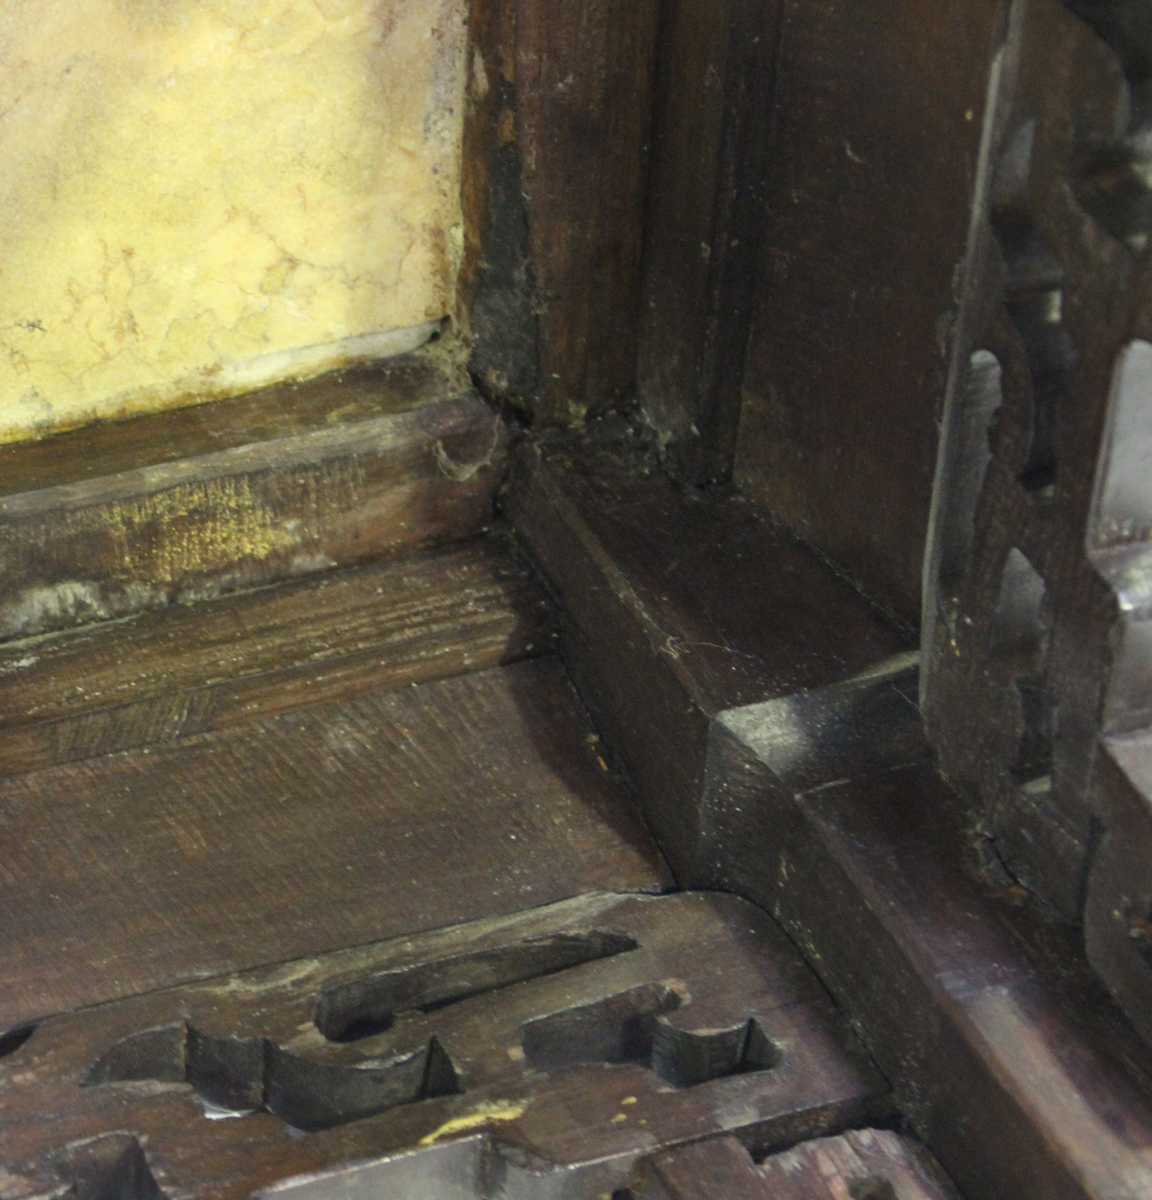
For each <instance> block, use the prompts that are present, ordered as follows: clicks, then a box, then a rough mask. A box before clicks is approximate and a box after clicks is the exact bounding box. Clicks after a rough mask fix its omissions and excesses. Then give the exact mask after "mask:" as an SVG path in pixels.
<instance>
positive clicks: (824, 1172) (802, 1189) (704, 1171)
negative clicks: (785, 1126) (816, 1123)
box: [639, 1129, 959, 1200]
mask: <svg viewBox="0 0 1152 1200" xmlns="http://www.w3.org/2000/svg"><path fill="white" fill-rule="evenodd" d="M644 1169H645V1186H644V1187H643V1188H642V1189H641V1190H640V1192H639V1195H640V1196H641V1197H642V1200H844V1197H845V1196H848V1197H850V1200H886V1198H887V1200H891V1198H892V1197H896V1198H898V1200H959V1194H958V1193H957V1191H956V1189H955V1188H954V1187H953V1186H952V1183H951V1181H950V1180H949V1179H948V1178H947V1176H946V1175H945V1174H944V1172H943V1171H941V1169H940V1167H939V1165H938V1164H937V1163H936V1162H935V1161H934V1160H933V1159H932V1156H931V1155H930V1154H928V1153H926V1152H925V1150H924V1148H923V1147H922V1146H919V1145H917V1144H916V1143H915V1142H913V1141H910V1140H909V1139H907V1138H903V1137H900V1136H899V1135H897V1134H895V1133H891V1132H889V1131H888V1130H884V1129H860V1130H853V1131H852V1132H850V1133H846V1134H843V1135H841V1136H840V1137H835V1138H818V1139H816V1140H815V1141H811V1142H802V1143H801V1144H800V1145H799V1146H795V1147H793V1148H792V1149H791V1150H785V1151H784V1152H783V1153H782V1154H774V1155H772V1156H771V1157H770V1158H767V1159H765V1160H764V1162H763V1163H761V1164H760V1165H759V1166H757V1165H756V1163H754V1162H753V1161H752V1158H751V1156H750V1155H749V1154H748V1151H747V1149H745V1147H744V1146H743V1145H741V1143H740V1142H739V1141H737V1140H736V1138H730V1137H729V1138H713V1139H711V1140H709V1141H705V1142H697V1143H696V1144H695V1145H693V1146H685V1147H684V1148H683V1149H677V1150H673V1151H670V1152H669V1153H667V1154H661V1155H656V1156H654V1157H653V1158H651V1159H649V1160H648V1161H647V1162H646V1163H645V1167H644Z"/></svg>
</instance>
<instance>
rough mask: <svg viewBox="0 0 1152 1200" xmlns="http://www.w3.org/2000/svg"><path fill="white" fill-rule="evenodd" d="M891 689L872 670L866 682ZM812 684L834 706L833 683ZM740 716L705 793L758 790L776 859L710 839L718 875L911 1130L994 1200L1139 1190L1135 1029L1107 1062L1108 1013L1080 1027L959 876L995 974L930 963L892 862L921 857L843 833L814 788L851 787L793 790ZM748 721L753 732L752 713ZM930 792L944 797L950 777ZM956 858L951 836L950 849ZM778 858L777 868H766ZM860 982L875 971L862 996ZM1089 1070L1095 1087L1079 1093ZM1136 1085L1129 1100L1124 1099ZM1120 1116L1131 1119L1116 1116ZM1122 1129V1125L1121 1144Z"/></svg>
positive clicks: (784, 764)
mask: <svg viewBox="0 0 1152 1200" xmlns="http://www.w3.org/2000/svg"><path fill="white" fill-rule="evenodd" d="M887 682H888V681H886V680H883V679H880V680H878V681H876V682H875V683H874V684H873V687H874V688H876V689H880V688H883V687H884V686H886V684H887ZM822 690H823V691H825V692H827V693H828V694H829V696H828V698H829V699H831V700H832V701H833V702H835V701H836V700H837V699H839V697H837V695H836V693H837V692H841V693H842V692H843V691H844V689H843V688H842V687H834V688H829V689H822ZM752 707H753V708H767V707H768V706H752ZM742 715H743V714H742V713H741V711H740V710H731V711H729V712H727V713H724V714H722V715H721V717H720V718H718V720H717V721H716V722H715V723H714V725H713V737H712V739H711V742H710V748H709V749H710V764H709V768H710V788H711V789H713V793H714V794H713V796H712V797H711V802H712V804H713V805H714V806H722V805H723V803H724V801H723V797H722V795H718V794H716V793H718V792H721V791H722V790H723V782H722V780H723V778H724V777H725V776H727V777H731V776H732V772H733V765H732V764H733V762H734V761H735V762H738V763H739V764H740V765H739V766H738V767H737V768H736V770H737V773H738V774H739V775H740V776H741V778H740V779H738V780H737V781H736V789H737V790H736V793H735V796H736V797H738V799H734V801H733V802H735V803H738V804H740V805H741V806H743V807H745V808H750V809H756V808H757V801H756V799H755V797H756V796H757V795H759V796H760V797H761V799H760V800H759V811H758V813H757V816H756V819H758V820H760V821H768V820H770V821H771V826H772V829H771V833H770V834H768V835H767V836H768V839H769V841H770V842H771V845H772V849H773V853H772V854H771V855H770V856H769V859H768V861H764V860H762V859H758V860H757V861H755V862H753V861H751V859H750V858H749V853H750V852H749V848H748V847H747V846H746V845H741V844H738V843H733V844H730V845H728V846H726V847H719V846H717V845H716V844H715V843H714V844H713V845H712V847H711V848H710V849H711V851H712V854H713V870H714V871H715V872H716V876H718V877H723V878H714V879H713V883H712V886H720V885H723V886H726V887H728V888H731V889H733V890H735V891H737V892H738V894H741V895H743V896H745V897H746V898H748V899H752V900H753V901H755V902H756V903H759V904H760V905H761V906H763V907H766V908H768V910H769V911H771V912H772V913H773V915H774V916H776V918H777V919H778V920H780V921H781V923H782V925H783V926H784V928H785V929H786V930H787V932H788V933H789V934H790V936H792V937H793V938H794V939H795V940H796V941H797V944H798V945H799V946H800V947H801V949H802V951H803V952H804V955H805V957H806V958H807V959H808V961H809V963H810V964H811V965H812V966H813V968H814V969H815V970H816V972H817V974H818V975H819V976H820V977H821V979H822V980H823V982H824V983H825V985H826V986H827V987H828V988H829V990H830V991H831V993H832V995H833V997H834V998H835V999H836V1001H837V1002H838V1003H839V1004H840V1005H841V1006H842V1007H843V1008H844V1010H845V1011H846V1012H847V1014H848V1015H849V1017H850V1018H851V1019H852V1021H853V1025H854V1026H855V1028H856V1029H857V1031H858V1032H859V1033H860V1034H861V1036H862V1037H863V1039H864V1041H865V1043H866V1044H867V1045H868V1046H869V1049H870V1050H871V1052H872V1053H873V1055H874V1057H875V1058H876V1061H877V1062H878V1064H879V1066H880V1067H881V1069H882V1070H884V1071H885V1072H886V1073H887V1074H888V1075H889V1077H890V1079H891V1080H892V1082H893V1087H894V1091H895V1094H896V1099H897V1103H898V1104H900V1105H901V1106H902V1108H903V1110H904V1112H905V1115H906V1116H908V1117H910V1119H911V1120H912V1123H913V1126H914V1128H916V1131H917V1133H918V1134H920V1136H921V1137H922V1138H923V1139H924V1141H925V1143H926V1144H927V1146H928V1148H929V1149H930V1150H931V1151H932V1152H933V1153H934V1154H935V1155H936V1156H937V1157H938V1158H939V1160H940V1161H941V1163H942V1164H943V1165H944V1167H945V1168H946V1169H947V1170H948V1171H949V1172H950V1173H951V1174H952V1175H953V1177H954V1178H955V1179H956V1180H957V1182H958V1183H959V1184H960V1185H961V1187H962V1188H963V1189H964V1191H965V1193H966V1194H967V1195H969V1196H971V1197H973V1198H979V1197H989V1198H990V1200H991V1198H994V1197H1001V1196H1004V1195H1016V1196H1022V1197H1027V1198H1029V1200H1031V1198H1035V1200H1056V1198H1057V1197H1059V1198H1061V1200H1064V1198H1068V1200H1072V1198H1075V1200H1104V1198H1108V1200H1119V1198H1120V1197H1124V1198H1128V1197H1131V1198H1132V1200H1136V1198H1137V1197H1144V1196H1147V1195H1148V1194H1149V1191H1150V1190H1152V1160H1150V1159H1148V1158H1146V1157H1144V1156H1142V1155H1141V1154H1138V1153H1137V1152H1136V1151H1135V1149H1134V1148H1133V1147H1134V1145H1135V1144H1136V1143H1138V1142H1140V1141H1141V1139H1143V1143H1144V1144H1149V1140H1150V1139H1152V1106H1150V1105H1149V1104H1148V1101H1147V1095H1146V1089H1147V1086H1148V1078H1149V1075H1148V1067H1149V1063H1148V1062H1147V1061H1143V1062H1142V1067H1141V1068H1139V1069H1138V1068H1136V1066H1135V1064H1136V1063H1137V1062H1139V1061H1141V1058H1143V1059H1144V1060H1146V1059H1147V1057H1148V1056H1147V1055H1143V1056H1141V1054H1140V1048H1139V1047H1136V1046H1134V1044H1133V1042H1134V1039H1132V1040H1129V1039H1128V1038H1127V1037H1125V1036H1124V1035H1121V1036H1120V1040H1119V1041H1114V1039H1113V1041H1114V1044H1113V1045H1112V1046H1111V1047H1110V1053H1108V1054H1107V1055H1103V1054H1102V1053H1101V1051H1100V1045H1101V1042H1103V1043H1105V1044H1106V1045H1107V1043H1108V1042H1109V1040H1110V1036H1111V1035H1114V1034H1115V1032H1116V1026H1115V1024H1114V1023H1113V1024H1111V1025H1108V1024H1107V1023H1104V1025H1103V1027H1102V1030H1101V1031H1100V1032H1098V1033H1097V1034H1096V1035H1095V1036H1094V1038H1093V1039H1088V1038H1086V1037H1085V1036H1084V1035H1083V1030H1082V1028H1081V1026H1080V1021H1081V1020H1084V1019H1086V1018H1088V1017H1089V1016H1091V1017H1093V1018H1095V1017H1097V1016H1098V1015H1099V1014H1098V1013H1095V1012H1092V1013H1089V1012H1088V1011H1086V1010H1083V1009H1081V1010H1080V1011H1079V1013H1077V1012H1076V1011H1075V1008H1070V1006H1069V1001H1068V999H1067V997H1066V996H1062V995H1061V994H1060V991H1059V989H1058V985H1057V983H1056V978H1055V976H1054V974H1053V973H1052V971H1051V970H1050V969H1049V970H1045V967H1044V965H1043V964H1042V963H1038V962H1037V960H1036V958H1035V956H1034V955H1031V954H1028V953H1027V952H1026V951H1025V949H1024V948H1023V944H1024V938H1023V936H1021V935H1016V936H1013V935H1012V934H1010V933H1009V932H1007V930H1010V929H1011V924H1012V923H1011V919H1010V918H1009V920H1008V921H1007V922H1006V921H1005V918H1004V913H1003V909H1002V908H1001V907H1000V906H999V905H998V904H997V903H996V902H995V901H994V900H993V899H992V898H991V897H990V896H989V894H988V893H987V891H985V890H982V889H981V888H980V887H978V886H977V885H976V883H975V882H962V883H960V884H959V885H958V886H957V887H956V891H955V894H954V896H953V897H952V898H951V899H950V903H951V905H952V909H951V910H950V916H951V919H953V920H954V921H955V923H956V929H955V931H953V932H952V939H953V943H954V944H955V947H956V953H957V954H959V955H960V956H961V957H962V956H963V954H964V953H965V952H969V953H972V951H968V946H969V945H970V944H971V942H970V941H969V939H968V938H965V936H964V933H962V932H961V931H962V930H964V929H967V931H968V933H969V935H970V937H973V938H977V939H979V940H980V941H981V942H982V944H983V948H984V949H985V950H986V949H987V947H989V946H991V947H994V948H995V949H996V951H997V953H996V955H995V957H994V958H992V959H990V961H988V962H987V963H985V962H984V961H983V960H982V959H981V960H980V966H981V967H986V968H988V969H989V970H990V971H991V972H992V978H991V979H990V980H988V981H986V982H985V983H984V984H983V985H981V984H980V983H979V982H969V981H967V980H965V979H964V976H963V972H962V970H959V969H957V968H956V965H955V960H954V959H953V960H952V961H948V960H943V959H941V957H940V955H939V952H938V951H937V950H935V949H934V948H933V947H932V945H931V944H929V941H928V940H926V939H925V938H924V937H922V936H917V929H922V928H924V927H925V926H926V925H930V923H931V921H932V916H931V914H930V913H928V912H927V910H925V909H920V908H910V907H909V905H910V896H909V894H908V891H907V887H906V886H904V885H903V884H902V882H901V872H902V869H903V867H902V864H903V863H910V862H915V861H916V860H917V859H918V858H919V857H920V856H921V854H922V852H921V850H920V848H918V847H917V846H916V845H915V843H914V842H913V843H911V844H909V843H907V841H906V842H905V844H903V845H899V846H893V847H891V848H887V844H886V843H885V844H884V845H883V846H877V847H875V848H874V847H873V846H872V845H870V844H869V843H868V842H867V841H862V840H861V835H860V832H859V830H858V829H857V827H856V826H855V825H853V827H852V828H853V832H851V833H849V832H847V831H845V832H840V831H839V830H838V829H837V828H836V825H835V823H834V822H830V821H829V820H828V819H827V818H826V817H825V815H824V811H826V804H827V803H831V802H830V801H825V800H824V799H822V796H821V794H822V793H824V794H825V795H826V794H827V792H826V789H829V788H837V787H841V786H843V785H845V784H846V783H849V781H848V780H846V779H844V778H840V779H836V780H828V781H827V782H826V783H823V784H816V785H815V786H812V780H811V779H810V778H809V779H806V780H804V782H803V783H800V782H799V781H798V785H799V787H800V788H801V789H802V790H798V791H797V790H794V788H795V787H796V786H797V785H793V784H790V783H789V782H788V766H789V764H788V759H789V754H788V751H787V748H786V747H785V748H784V749H783V754H782V755H780V754H777V755H776V756H772V755H769V756H767V757H766V756H765V753H764V751H765V745H766V744H769V745H770V744H772V743H775V744H777V745H779V740H778V738H774V737H773V736H772V733H771V731H767V733H766V737H765V738H764V739H763V740H762V741H761V744H760V745H759V746H757V745H756V744H755V739H750V738H749V736H748V734H749V729H748V721H747V719H745V720H741V717H742ZM754 721H755V718H754ZM755 723H756V724H759V726H760V728H761V729H762V730H763V721H762V717H761V720H759V721H756V722H755ZM742 726H743V728H742ZM718 739H719V740H718ZM725 741H727V742H728V744H729V746H735V747H738V748H737V749H736V750H735V758H734V759H729V762H728V763H727V764H723V765H722V764H721V762H720V759H721V757H722V756H723V754H724V751H723V750H722V748H721V743H722V742H725ZM728 753H729V754H732V753H733V751H732V750H728ZM843 769H844V764H843V763H839V764H836V770H835V772H834V773H836V774H839V772H840V771H841V770H843ZM914 770H921V771H923V770H924V767H923V766H922V765H920V764H912V765H900V766H896V765H893V766H891V767H890V768H889V769H888V771H884V770H883V769H881V770H880V771H879V772H878V773H877V774H875V775H874V776H873V778H875V779H877V780H880V779H882V778H883V777H884V776H885V775H887V774H890V773H892V772H907V771H914ZM849 774H850V771H849ZM938 786H939V790H940V791H941V792H943V790H944V789H943V785H942V784H939V785H938ZM804 788H807V790H803V789H804ZM769 794H770V795H771V796H772V799H771V800H770V801H768V802H767V803H766V802H765V800H764V799H763V798H764V797H765V796H768V795H769ZM822 808H823V810H824V811H822ZM769 810H771V811H769ZM861 811H863V810H861ZM750 819H751V818H750ZM939 819H940V820H941V821H946V820H947V818H946V817H945V816H941V817H940V818H939ZM865 824H867V822H866V821H865ZM885 853H886V854H887V855H888V862H889V869H888V879H887V881H881V882H880V883H877V879H876V876H875V875H874V874H869V872H868V871H867V870H866V869H865V867H864V865H863V862H864V858H865V857H867V856H868V855H870V854H875V855H880V856H882V855H883V854H885ZM963 854H964V851H963V849H962V847H960V845H959V844H957V846H956V847H955V858H956V859H961V858H962V857H963ZM777 857H778V858H779V862H780V863H781V864H787V866H786V868H785V867H783V866H781V867H780V869H779V870H777V869H776V868H777V866H778V865H779V864H777V863H776V862H775V861H774V859H775V858H777ZM919 869H920V870H923V869H924V868H923V867H922V866H921V867H920V868H919ZM943 874H945V875H950V876H952V877H953V878H954V879H956V878H960V869H959V868H958V867H957V866H956V864H955V862H949V863H948V864H947V866H945V867H944V868H943ZM816 879H820V880H822V881H823V883H822V886H821V888H820V889H819V896H820V905H822V906H823V908H824V909H825V910H826V911H825V912H823V913H822V914H821V915H820V917H819V919H813V918H812V917H811V914H810V912H808V911H807V908H810V905H811V902H812V897H811V896H810V895H809V896H808V897H807V900H805V899H804V891H805V889H808V891H809V892H810V891H811V889H812V886H813V881H814V880H816ZM902 887H903V890H901V889H902ZM798 902H799V903H798ZM949 932H950V930H947V929H945V928H943V927H941V929H940V930H939V932H938V933H937V934H935V935H934V936H935V938H936V939H938V940H939V939H946V938H947V936H948V933H949ZM976 953H977V954H978V953H979V948H978V950H977V951H976ZM985 957H987V955H985ZM861 979H864V980H867V981H869V982H868V984H867V986H865V987H864V988H863V989H862V988H861V987H860V980H861ZM878 997H879V999H878ZM909 1014H915V1015H916V1019H920V1018H921V1017H924V1016H926V1018H927V1021H928V1022H929V1023H930V1024H931V1025H932V1027H933V1031H934V1032H933V1036H932V1038H931V1039H930V1044H929V1045H928V1046H927V1047H925V1046H924V1045H917V1044H916V1043H915V1041H914V1039H913V1040H912V1041H910V1040H909V1038H911V1037H912V1035H911V1034H910V1033H909V1032H908V1031H907V1030H906V1029H905V1028H903V1025H904V1023H905V1021H906V1020H907V1018H908V1016H909ZM1118 1064H1122V1066H1119V1068H1118ZM1073 1068H1076V1071H1078V1072H1079V1074H1077V1073H1076V1071H1074V1069H1073ZM1085 1071H1087V1072H1088V1074H1089V1075H1090V1076H1091V1079H1092V1084H1093V1086H1094V1088H1095V1089H1096V1093H1095V1095H1087V1094H1086V1090H1085V1087H1084V1073H1085ZM1133 1095H1136V1096H1137V1097H1140V1099H1139V1100H1138V1101H1137V1105H1136V1107H1135V1109H1134V1108H1133V1107H1132V1097H1133ZM1119 1112H1123V1113H1124V1114H1125V1115H1124V1118H1123V1121H1121V1122H1120V1124H1119V1125H1118V1124H1117V1120H1116V1116H1115V1114H1116V1113H1119ZM1141 1131H1143V1132H1141ZM1124 1132H1128V1133H1130V1134H1131V1136H1130V1137H1129V1138H1128V1139H1127V1141H1125V1140H1124V1138H1123V1136H1122V1134H1123V1133H1124Z"/></svg>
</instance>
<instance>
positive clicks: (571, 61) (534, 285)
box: [460, 0, 659, 425]
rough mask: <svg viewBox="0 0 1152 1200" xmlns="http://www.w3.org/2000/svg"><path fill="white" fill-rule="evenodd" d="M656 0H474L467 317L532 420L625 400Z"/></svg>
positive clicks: (499, 379)
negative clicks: (563, 0)
mask: <svg viewBox="0 0 1152 1200" xmlns="http://www.w3.org/2000/svg"><path fill="white" fill-rule="evenodd" d="M658 14H659V4H658V0H577V2H576V3H571V4H556V3H553V2H552V0H473V3H472V6H471V16H472V21H471V37H472V42H473V52H472V59H471V62H470V64H469V72H470V74H469V93H468V115H467V120H466V123H465V137H464V168H463V200H464V232H465V255H464V263H463V270H462V274H461V280H460V299H461V308H462V323H463V326H464V328H465V329H466V330H467V331H468V333H469V335H470V337H471V338H472V357H471V362H470V366H471V369H472V371H473V374H474V375H475V377H476V378H477V380H478V382H479V385H480V386H481V387H482V388H483V390H484V391H485V393H486V394H487V395H489V396H491V397H493V398H495V399H498V400H500V401H501V402H505V403H508V404H511V405H513V406H514V407H516V408H517V409H519V410H520V411H521V412H522V413H523V414H524V415H525V416H526V418H527V419H528V420H529V422H530V423H536V424H538V425H572V424H579V423H580V422H582V421H583V419H584V417H585V415H586V414H588V413H597V412H603V411H605V410H609V409H613V408H622V407H625V406H627V405H628V404H630V403H631V402H632V400H633V398H634V395H635V387H636V349H637V336H638V332H637V331H638V328H639V295H640V259H641V252H642V246H643V237H644V205H645V188H646V181H647V172H648V151H649V146H648V143H649V134H650V126H651V115H652V80H653V72H654V69H655V58H656V33H657V24H658Z"/></svg>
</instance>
